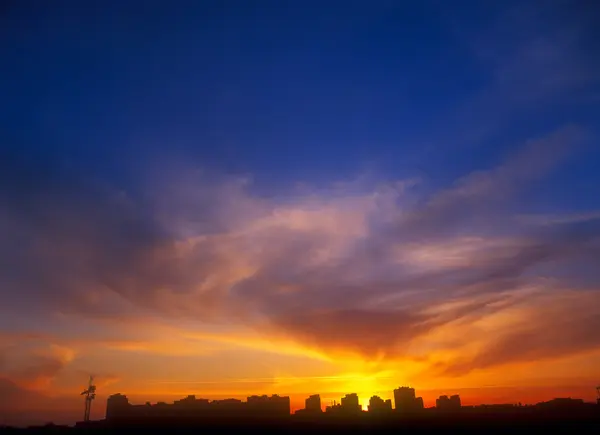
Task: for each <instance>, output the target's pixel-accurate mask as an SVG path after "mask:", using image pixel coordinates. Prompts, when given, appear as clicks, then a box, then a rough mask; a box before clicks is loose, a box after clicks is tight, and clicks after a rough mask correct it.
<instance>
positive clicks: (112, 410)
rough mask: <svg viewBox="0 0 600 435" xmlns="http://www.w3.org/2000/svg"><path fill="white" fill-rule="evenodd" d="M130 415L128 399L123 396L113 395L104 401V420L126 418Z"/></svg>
mask: <svg viewBox="0 0 600 435" xmlns="http://www.w3.org/2000/svg"><path fill="white" fill-rule="evenodd" d="M130 413H131V405H130V404H129V399H127V396H125V395H123V394H119V393H117V394H113V395H112V396H109V397H108V399H107V400H106V419H107V420H115V419H119V418H126V417H128V416H129V415H130Z"/></svg>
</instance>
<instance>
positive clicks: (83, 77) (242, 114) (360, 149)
mask: <svg viewBox="0 0 600 435" xmlns="http://www.w3.org/2000/svg"><path fill="white" fill-rule="evenodd" d="M599 19H600V8H599V7H598V5H596V4H595V2H593V1H583V0H582V1H572V2H567V1H558V0H556V1H554V0H552V1H550V0H548V1H520V2H517V1H505V2H476V1H455V2H447V1H422V2H400V1H384V0H374V1H337V0H330V1H319V2H313V1H288V0H280V1H275V0H273V1H267V0H257V1H241V0H240V1H183V0H181V1H172V2H155V1H147V2H143V7H142V3H141V2H137V1H119V2H117V1H104V2H99V1H98V2H96V1H88V2H82V1H56V2H51V3H50V2H42V1H13V2H8V3H7V5H6V6H4V8H3V9H1V10H0V41H1V42H0V58H2V59H3V68H2V70H1V71H0V101H2V102H3V103H4V104H1V105H0V277H1V278H0V279H1V282H0V295H2V296H5V298H4V300H3V305H2V306H0V330H3V331H5V333H4V335H2V334H0V377H5V378H8V379H11V380H12V381H14V382H15V383H17V384H18V385H20V386H23V387H27V388H30V387H31V388H33V387H35V388H38V389H42V390H43V389H44V388H48V389H51V388H55V389H60V388H63V389H68V388H72V386H73V385H75V384H76V383H77V382H78V381H77V379H78V378H77V377H78V376H80V375H81V373H82V372H87V371H90V370H93V369H94V368H93V367H89V364H91V363H90V361H91V362H92V363H93V361H94V358H93V356H94V355H95V354H94V352H100V350H98V349H105V350H106V352H107V353H106V354H105V355H108V354H110V355H111V357H110V358H108V357H106V358H105V360H107V361H105V363H106V367H102V368H98V370H100V371H102V373H104V375H106V376H105V377H106V379H111V382H118V381H116V380H117V379H121V380H125V381H122V382H124V383H122V384H115V385H117V386H118V387H119V388H122V389H129V390H131V391H134V392H137V393H139V394H145V393H144V391H145V390H144V391H142V390H140V388H141V387H140V385H146V383H147V382H150V381H149V379H150V378H152V376H154V377H160V376H159V375H160V373H158V372H156V373H154V372H152V370H151V368H152V367H155V366H158V365H159V362H161V361H163V359H168V358H169V357H168V356H169V355H171V353H172V352H175V353H177V352H179V353H182V352H183V353H185V352H190V351H193V352H197V353H194V354H193V356H192V357H190V358H191V360H190V366H193V367H205V368H210V367H211V364H212V365H213V366H214V360H204V359H203V358H208V357H207V356H206V355H208V354H210V355H211V358H219V355H220V353H219V350H218V349H216V348H217V347H219V346H221V347H223V346H224V347H225V348H226V349H225V350H223V352H224V353H223V355H226V354H227V352H234V353H236V355H237V354H239V355H240V359H239V360H242V359H243V356H244V355H250V353H249V352H250V350H248V346H247V343H248V342H251V343H254V344H253V346H254V347H253V348H252V352H255V353H256V352H258V353H260V352H271V353H272V352H274V350H273V349H274V348H275V349H288V350H286V351H285V352H288V353H285V352H284V353H283V354H285V355H286V356H285V357H282V358H284V359H285V358H289V367H294V368H292V369H290V370H291V371H292V373H287V374H286V377H284V378H285V379H287V378H288V377H289V376H294V377H297V378H298V379H300V378H302V377H303V376H304V377H305V378H306V379H308V378H309V377H310V376H313V377H314V376H321V375H327V376H329V375H331V374H332V373H334V374H335V373H341V374H344V373H345V372H346V371H347V370H346V369H347V366H346V365H344V364H346V363H348V364H349V365H350V366H352V367H358V365H357V364H359V363H358V361H360V362H361V364H362V363H364V364H366V365H364V367H367V368H366V369H365V370H366V371H365V373H367V372H368V371H369V370H371V371H373V370H375V371H377V373H380V372H381V373H385V379H388V378H389V379H392V381H390V382H392V383H394V384H400V383H404V382H406V383H409V382H410V383H414V384H416V385H417V387H426V386H428V385H429V387H432V386H433V383H435V382H439V384H440V385H459V384H460V385H465V386H469V387H472V388H477V387H478V386H481V385H482V383H483V384H485V379H486V376H487V377H498V376H500V378H502V379H504V380H505V381H506V382H509V379H508V378H506V376H505V375H503V374H502V373H505V374H506V373H515V375H514V376H517V375H516V373H518V374H519V375H518V376H520V378H518V379H517V378H514V379H511V380H510V382H515V383H517V384H519V383H524V384H526V383H527V382H528V379H529V380H531V379H532V378H535V377H536V376H538V374H539V376H542V374H541V373H544V374H545V375H547V376H548V377H549V378H551V377H552V374H553V373H556V372H557V371H561V370H562V372H561V373H562V375H561V376H563V377H567V378H569V377H570V378H569V379H571V380H572V379H574V378H575V377H577V376H579V375H581V376H583V375H582V374H581V373H576V372H575V371H573V369H572V368H570V369H569V368H568V367H570V366H569V365H568V364H567V363H565V361H571V362H572V364H573V366H575V365H576V363H577V361H581V358H582V356H581V355H583V354H584V353H586V352H588V353H590V352H591V353H592V354H593V358H592V357H590V358H592V360H594V361H600V353H598V350H599V349H600V348H599V346H600V342H599V341H598V338H597V334H596V331H597V329H598V318H599V317H598V315H599V313H598V307H600V302H599V300H598V296H599V295H600V291H598V289H599V288H600V287H598V286H599V285H600V279H599V276H598V272H597V271H598V270H599V268H600V265H599V264H598V258H600V255H598V252H600V238H599V235H600V228H599V225H598V223H599V222H600V220H599V219H600V204H599V200H598V198H600V175H599V172H598V164H599V162H600V146H599V145H598V134H599V128H598V127H599V123H598V121H599V116H598V114H599V113H600V57H598V56H597V53H596V52H597V43H598V41H599V40H600V30H599V29H598V26H595V23H597V22H598V20H599ZM5 301H6V303H4V302H5ZM24 310H28V311H27V313H30V314H31V313H35V315H36V317H35V321H33V320H32V321H24V320H25V319H26V317H24V316H23V315H22V313H24V312H26V311H24ZM574 313H577V316H575V315H574ZM523 319H525V320H526V322H525V321H522V320H523ZM548 319H559V321H556V322H555V323H548V322H549V320H548ZM130 322H131V323H134V324H136V325H140V324H143V325H145V327H146V328H148V329H147V330H148V331H152V333H154V332H156V334H157V335H156V340H155V342H152V343H151V342H150V341H151V340H150V339H149V338H148V335H152V334H149V333H148V334H141V332H140V330H141V329H139V327H138V329H135V328H132V327H130ZM136 322H137V323H136ZM423 322H425V323H426V324H427V325H430V327H427V328H424V327H423V324H424V323H423ZM458 324H459V325H461V326H460V327H458V326H456V325H458ZM461 328H462V329H461ZM248 331H253V332H252V333H256V334H259V338H257V337H256V336H252V338H251V339H250V338H248V336H247V335H245V334H247V333H248ZM199 332H201V333H202V334H205V335H206V334H208V333H209V332H210V334H212V335H210V337H209V338H206V336H203V337H204V338H202V339H197V344H196V345H194V346H191V349H192V350H190V345H189V343H188V341H186V340H188V339H189V334H190V333H194V334H196V336H197V335H198V334H199ZM32 334H33V335H32ZM32 336H35V337H37V338H36V340H37V341H36V342H35V343H36V344H35V346H38V347H35V346H33V345H31V346H33V348H35V349H34V350H32V349H33V348H32V347H28V346H26V345H25V344H23V348H22V349H21V351H20V352H12V353H9V352H7V351H6V349H13V348H16V347H19V346H21V344H19V343H21V342H22V341H23V340H26V338H24V337H32ZM40 337H41V338H40ZM115 337H119V340H120V341H118V343H117V342H116V341H115V340H117V339H116V338H115ZM165 337H167V338H165ZM265 337H266V338H265ZM490 337H492V338H490ZM40 340H41V343H42V344H40V342H39V341H40ZM149 340H150V341H149ZM84 342H85V343H89V342H93V343H94V344H95V346H97V348H95V349H94V350H90V349H89V348H87V347H86V346H85V345H84V344H82V343H84ZM213 342H217V343H219V345H218V346H216V345H214V343H213ZM288 342H291V344H290V343H288ZM23 343H24V341H23ZM115 343H116V344H115ZM168 343H171V344H168ZM207 343H209V344H207ZM210 343H212V344H210ZM283 343H285V346H284V344H283ZM117 345H118V346H117ZM7 346H8V347H7ZM11 346H12V347H11ZM115 346H116V347H115ZM165 346H166V347H165ZM169 346H170V347H169ZM203 346H204V347H203ZM215 346H216V347H215ZM236 346H237V347H236ZM244 346H246V347H244ZM286 346H287V347H286ZM290 346H291V347H290ZM519 346H520V347H519ZM140 349H141V350H140ZM219 349H220V347H219ZM289 349H292V350H293V351H292V350H289ZM298 349H299V350H298ZM515 349H516V350H515ZM127 352H134V353H135V352H142V353H136V354H135V358H138V357H139V358H140V359H142V360H147V361H148V365H147V366H145V367H143V369H144V370H143V372H144V376H147V377H149V378H141V377H140V376H142V375H141V374H140V373H141V371H140V370H137V371H136V370H135V368H134V369H131V370H130V371H129V372H126V370H125V368H123V367H125V366H127V367H129V365H132V364H133V363H132V362H131V361H133V360H134V359H135V358H134V357H133V356H132V354H131V353H129V354H128V353H127ZM143 352H146V353H143ZM148 352H149V353H150V354H152V355H153V356H147V353H148ZM169 352H171V353H169ZM282 352H283V351H282ZM427 352H429V353H427ZM594 352H595V353H594ZM113 353H114V356H113ZM255 353H252V354H251V355H252V358H253V361H254V362H255V363H256V364H257V366H256V367H254V368H251V369H250V368H248V370H250V371H251V372H252V376H255V375H256V373H259V374H260V376H259V375H256V376H259V377H261V378H262V377H273V376H275V372H277V373H279V372H278V371H277V370H278V369H277V370H276V369H273V368H272V367H270V368H265V367H266V366H262V365H260V357H256V356H255ZM283 354H282V355H283ZM291 354H293V355H297V354H302V355H304V357H306V358H309V359H310V358H313V357H314V358H315V359H314V361H313V360H311V361H313V363H314V364H316V365H315V366H314V367H313V366H311V367H313V368H311V373H308V372H307V371H304V372H303V369H302V367H305V368H306V367H308V366H309V364H308V363H307V362H306V361H300V360H296V359H293V358H296V356H294V357H293V358H292V356H290V355H291ZM11 355H20V356H19V358H22V359H20V360H18V361H12V362H10V364H9V363H6V364H4V363H3V358H4V359H10V358H11ZM40 355H42V356H43V361H45V362H47V361H51V362H52V364H50V365H48V364H46V363H44V364H41V363H40V360H39V358H40ZM128 355H129V356H128ZM140 355H143V357H141V356H140ZM165 355H166V356H165ZM186 355H188V354H187V353H186ZM215 355H216V356H215ZM315 355H318V356H319V358H321V357H322V359H319V358H317V357H315ZM423 355H426V356H427V358H424V356H423ZM465 355H468V356H469V357H468V358H467V357H466V356H465ZM586 355H587V354H586ZM44 358H45V359H44ZM146 358H149V359H146ZM152 358H155V359H154V360H153V359H152ZM248 358H250V357H248ZM264 358H266V359H265V361H267V360H269V359H268V358H270V357H267V356H264ZM327 358H329V359H327ZM336 358H337V359H336ZM560 358H562V359H561V360H560V361H562V362H560V364H565V365H564V366H563V365H560V364H559V362H555V359H557V361H558V359H560ZM565 358H567V359H565ZM568 358H574V359H572V360H568ZM577 358H580V359H577ZM594 358H595V359H594ZM108 360H110V361H108ZM323 360H326V361H329V363H331V364H333V363H332V362H331V361H337V362H336V364H338V365H335V366H322V365H319V364H325V363H323V362H322V361H323ZM538 360H539V361H546V362H545V363H544V364H546V365H545V366H544V367H545V368H539V367H541V366H535V367H534V366H532V365H527V364H529V363H531V361H538ZM152 361H154V362H152ZM207 361H208V362H207ZM222 361H223V362H222V364H223V366H222V367H221V368H222V369H223V370H224V371H226V372H227V371H230V372H231V373H232V376H235V377H238V378H246V377H248V376H251V375H250V374H249V373H247V372H244V368H243V367H240V365H239V364H237V365H236V363H235V361H231V359H229V360H228V359H226V358H225V357H223V359H222ZM269 361H270V360H269ZM286 361H287V360H286ZM299 361H300V362H299ZM315 361H318V362H315ZM548 361H549V362H548ZM126 362H127V364H129V365H127V364H125V363H126ZM329 363H328V364H329ZM367 363H368V364H367ZM111 364H112V365H111ZM153 364H154V365H153ZM161 364H162V362H161ZM203 364H204V365H203ZM228 364H229V365H228ZM286 364H288V363H286ZM339 364H342V365H339ZM511 364H512V365H513V366H511V367H512V369H511V370H508V371H507V370H506V366H507V365H511ZM552 364H558V365H554V366H553V365H552ZM133 365H134V364H133ZM230 365H231V366H230ZM517 366H518V367H517ZM19 367H27V371H26V374H27V376H28V379H27V380H28V382H25V381H24V376H25V374H24V373H25V372H20V371H19V370H18V368H19ZM173 367H175V366H173ZM173 367H172V368H173ZM361 367H363V366H361ZM373 367H376V369H375V368H373ZM398 367H401V368H402V370H399V369H398ZM515 367H516V368H515ZM565 367H567V368H565ZM595 367H600V365H598V364H596V366H595ZM140 369H141V368H140ZM313 369H314V370H313ZM513 369H514V370H513ZM15 370H16V371H15ZM94 370H95V369H94ZM307 370H308V369H307ZM319 370H320V371H319ZM536 370H537V371H536ZM586 370H587V372H585V374H586V376H587V375H589V376H592V375H594V376H596V375H600V373H598V372H597V371H595V372H594V371H593V370H592V369H589V370H588V369H586ZM151 372H152V373H153V374H152V373H151ZM175 372H176V371H175ZM588 372H589V373H588ZM36 373H37V375H36V376H37V377H36V376H34V374H36ZM182 373H183V372H182ZM473 373H475V374H473ZM482 373H483V374H482ZM367 374H368V373H367ZM371 375H373V373H371ZM215 376H216V375H215ZM340 376H342V375H340ZM353 376H355V375H353ZM365 376H366V375H365ZM369 376H370V375H369ZM478 376H479V377H478ZM502 376H504V377H502ZM101 377H102V376H101ZM355 377H356V376H355ZM359 377H360V376H359ZM500 378H498V379H500ZM343 379H346V378H343ZM352 379H354V378H352ZM364 379H371V378H369V377H368V376H367V377H364ZM563 380H564V379H563ZM212 381H215V382H217V383H218V379H217V380H215V379H212ZM136 382H137V383H136ZM428 382H429V383H430V384H428ZM557 382H558V381H557ZM561 382H563V381H562V380H561ZM573 382H574V381H573ZM278 385H279V384H278ZM361 385H362V387H360V388H364V389H366V390H368V389H369V388H371V387H366V386H365V385H366V384H361ZM552 385H554V384H550V386H552ZM561 385H564V383H563V384H561ZM390 386H391V384H390V385H386V386H384V387H381V386H380V387H381V388H385V389H388V387H390ZM290 388H292V387H290ZM293 388H296V387H293ZM298 388H308V387H298ZM324 388H325V387H324ZM336 388H342V387H336ZM343 388H354V387H352V386H344V387H343ZM356 388H359V386H356ZM373 388H375V387H373ZM377 388H379V387H377ZM366 390H365V391H364V392H363V393H364V394H367V393H368V391H366ZM304 391H305V390H302V392H304ZM335 391H338V390H335ZM361 391H362V390H361ZM377 391H379V390H377ZM180 392H181V391H179V390H178V391H174V390H173V391H172V393H173V394H179V393H180ZM283 392H284V393H285V391H283ZM296 392H298V393H299V391H296ZM148 394H150V393H148ZM152 394H155V396H156V394H158V392H156V391H155V392H153V393H152ZM215 394H216V393H215ZM219 394H229V393H226V392H222V391H221V392H220V393H219ZM155 396H152V397H155Z"/></svg>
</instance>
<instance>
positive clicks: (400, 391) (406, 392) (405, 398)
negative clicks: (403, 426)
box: [394, 387, 423, 412]
mask: <svg viewBox="0 0 600 435" xmlns="http://www.w3.org/2000/svg"><path fill="white" fill-rule="evenodd" d="M394 403H395V406H396V411H398V412H415V411H419V410H421V409H423V399H422V398H421V397H415V389H414V388H410V387H400V388H397V389H395V390H394Z"/></svg>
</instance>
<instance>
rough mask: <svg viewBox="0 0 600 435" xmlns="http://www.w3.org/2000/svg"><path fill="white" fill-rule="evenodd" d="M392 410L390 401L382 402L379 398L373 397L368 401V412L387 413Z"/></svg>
mask: <svg viewBox="0 0 600 435" xmlns="http://www.w3.org/2000/svg"><path fill="white" fill-rule="evenodd" d="M391 410H392V401H391V400H389V399H388V400H383V399H382V398H381V397H379V396H373V397H371V398H370V399H369V412H373V413H377V412H388V411H391Z"/></svg>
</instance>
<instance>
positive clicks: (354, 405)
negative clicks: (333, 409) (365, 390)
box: [341, 393, 362, 413]
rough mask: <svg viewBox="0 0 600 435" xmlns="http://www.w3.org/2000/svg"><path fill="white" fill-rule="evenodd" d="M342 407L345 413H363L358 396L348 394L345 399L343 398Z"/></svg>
mask: <svg viewBox="0 0 600 435" xmlns="http://www.w3.org/2000/svg"><path fill="white" fill-rule="evenodd" d="M341 407H342V410H343V411H344V412H350V413H353V412H361V411H362V407H361V406H360V403H359V401H358V394H356V393H351V394H346V395H345V396H344V397H342V405H341Z"/></svg>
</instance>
